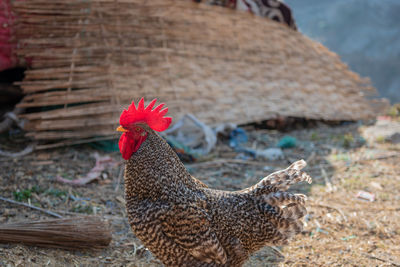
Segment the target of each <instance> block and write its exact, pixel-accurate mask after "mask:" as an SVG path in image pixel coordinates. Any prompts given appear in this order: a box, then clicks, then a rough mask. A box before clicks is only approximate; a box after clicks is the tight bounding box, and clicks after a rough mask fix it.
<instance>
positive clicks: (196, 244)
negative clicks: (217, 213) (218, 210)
mask: <svg viewBox="0 0 400 267" xmlns="http://www.w3.org/2000/svg"><path fill="white" fill-rule="evenodd" d="M162 228H163V232H164V234H165V235H166V236H168V237H169V238H171V239H173V240H174V241H175V243H177V244H178V245H179V246H181V247H182V248H183V249H184V250H186V251H187V252H188V253H189V254H191V255H192V256H193V257H194V258H196V259H199V260H201V261H204V262H207V263H212V262H215V263H218V264H224V263H225V262H226V260H227V256H226V252H225V250H224V248H223V247H222V245H221V243H220V242H219V240H218V238H217V236H216V234H215V233H214V232H213V231H212V229H211V227H210V220H209V216H208V214H207V213H206V211H205V210H204V209H202V208H200V207H197V206H195V205H188V204H181V205H174V206H173V207H171V208H170V209H169V210H168V212H167V214H166V216H165V217H164V220H163V227H162Z"/></svg>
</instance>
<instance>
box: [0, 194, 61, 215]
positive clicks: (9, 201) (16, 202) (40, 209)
mask: <svg viewBox="0 0 400 267" xmlns="http://www.w3.org/2000/svg"><path fill="white" fill-rule="evenodd" d="M0 200H3V201H6V202H8V203H12V204H15V205H20V206H24V207H28V208H31V209H34V210H38V211H41V212H44V213H46V214H48V215H50V216H53V217H57V218H62V217H63V216H61V215H60V214H57V213H55V212H52V211H49V210H45V209H42V208H38V207H35V206H32V205H29V204H26V203H23V202H18V201H14V200H12V199H9V198H5V197H0Z"/></svg>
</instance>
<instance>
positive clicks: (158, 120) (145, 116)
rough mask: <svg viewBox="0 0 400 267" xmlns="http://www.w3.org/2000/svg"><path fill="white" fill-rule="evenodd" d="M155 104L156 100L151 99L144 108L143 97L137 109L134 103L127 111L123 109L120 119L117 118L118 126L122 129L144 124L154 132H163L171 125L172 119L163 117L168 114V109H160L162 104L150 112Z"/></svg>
mask: <svg viewBox="0 0 400 267" xmlns="http://www.w3.org/2000/svg"><path fill="white" fill-rule="evenodd" d="M156 102H157V99H153V101H151V102H150V104H149V105H148V106H147V107H146V108H145V107H144V99H143V97H142V98H141V99H140V101H139V103H138V106H137V108H136V106H135V102H132V104H131V105H130V106H129V108H128V110H126V109H125V110H124V111H122V114H121V117H120V118H119V124H121V126H122V127H124V128H128V127H129V125H131V124H133V123H136V122H144V123H146V124H147V125H149V127H150V128H151V129H153V130H154V131H157V132H162V131H165V130H166V129H167V128H168V126H169V125H170V124H171V122H172V118H170V117H164V115H165V114H167V112H168V108H164V109H162V108H163V106H164V103H161V104H160V105H158V106H157V107H155V108H154V109H153V110H152V108H153V107H154V105H155V103H156Z"/></svg>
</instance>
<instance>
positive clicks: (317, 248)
mask: <svg viewBox="0 0 400 267" xmlns="http://www.w3.org/2000/svg"><path fill="white" fill-rule="evenodd" d="M378 122H379V121H378ZM381 122H382V123H381V124H379V125H369V126H366V125H363V124H362V123H352V124H350V123H348V124H345V125H339V126H328V125H325V124H323V123H318V125H316V126H315V127H312V128H306V129H305V128H303V129H298V130H294V131H290V132H286V133H282V132H278V131H274V130H254V129H248V134H249V137H250V140H249V142H248V143H247V144H246V145H247V146H248V147H252V148H254V149H265V148H268V147H273V146H275V145H276V144H277V142H278V141H279V140H280V139H281V138H282V137H283V136H285V135H290V136H292V137H295V138H296V139H297V143H296V147H295V148H287V149H284V151H283V152H284V158H283V159H279V160H275V161H270V160H266V159H261V158H259V159H252V158H250V157H249V156H247V155H243V154H240V153H237V152H235V151H234V150H233V149H232V148H230V147H229V146H228V145H227V144H226V142H220V143H219V144H218V147H217V149H216V151H215V152H214V153H213V154H212V155H211V156H210V157H209V158H208V160H207V161H204V162H196V163H190V164H187V168H188V169H189V171H190V172H191V173H192V174H193V175H194V176H196V177H198V178H199V179H201V180H202V181H203V182H205V183H206V184H208V185H209V186H210V187H213V188H219V189H226V190H237V189H242V188H245V187H248V186H250V185H253V184H254V183H256V182H257V181H259V180H260V178H262V177H264V176H266V175H267V174H268V173H270V172H272V171H275V170H278V169H281V168H286V167H287V166H288V165H289V164H290V163H291V162H293V161H295V160H298V159H302V158H303V159H305V160H307V162H308V167H307V168H306V169H305V170H306V171H307V172H308V173H310V174H311V176H312V177H313V179H314V181H313V184H312V185H304V184H302V185H299V186H296V187H295V188H292V191H298V192H303V193H305V194H307V195H308V197H309V201H308V211H309V214H308V215H307V217H306V218H305V229H304V231H303V233H302V234H299V235H297V236H296V237H295V238H294V239H293V240H292V242H291V243H290V245H288V246H285V247H281V248H278V249H280V250H281V251H282V254H283V255H284V256H285V259H284V260H283V261H282V262H281V263H278V265H281V266H400V194H399V192H400V145H399V144H398V143H396V141H395V140H394V141H393V140H389V139H387V138H386V137H385V130H389V131H390V130H392V129H394V128H395V127H398V122H396V121H394V120H393V119H392V120H388V119H387V118H385V119H382V120H381ZM374 127H375V128H374ZM376 127H378V128H379V127H380V128H379V129H376ZM382 129H383V130H384V131H383V132H382V135H380V134H379V131H382ZM12 146H13V143H12V141H10V140H9V139H8V137H7V136H1V141H0V148H1V149H7V148H10V147H12ZM95 153H99V154H100V155H103V156H104V155H110V156H111V157H112V158H113V159H114V160H115V161H117V162H120V163H122V160H121V157H120V155H119V153H118V152H112V153H107V152H104V151H101V150H96V149H94V148H92V147H91V146H89V145H82V146H74V147H67V148H60V149H54V150H48V151H38V152H34V153H32V154H30V155H28V156H24V157H21V158H17V159H10V158H0V170H1V172H0V196H1V197H5V198H9V199H13V200H16V201H21V202H24V203H30V204H32V205H35V206H38V207H41V208H43V209H46V210H50V211H53V212H57V213H59V214H61V215H62V216H64V217H74V216H80V215H87V214H91V215H96V216H101V217H102V218H105V219H107V220H108V221H109V223H110V225H111V229H112V242H111V244H110V246H109V247H108V248H106V249H103V250H100V251H66V250H60V249H46V248H38V247H28V246H23V245H19V244H1V245H0V266H138V267H139V266H161V264H160V262H159V261H157V260H156V259H155V258H153V256H152V255H151V253H150V252H149V251H147V250H146V249H145V248H144V247H143V246H141V245H140V241H139V240H137V239H136V238H135V237H134V235H133V234H132V233H131V231H130V229H129V225H128V222H127V216H126V213H125V207H124V200H123V179H121V175H120V173H121V168H123V164H119V165H117V166H116V167H109V168H107V169H106V170H104V171H103V172H102V175H101V178H100V179H99V180H97V181H95V182H93V183H90V184H88V185H85V186H80V187H76V186H75V187H74V186H71V185H67V184H63V183H60V182H57V181H56V177H58V176H60V177H63V178H65V179H75V178H78V177H83V176H84V175H85V174H86V173H88V172H89V171H90V169H91V168H93V167H94V165H95V159H94V154H95ZM360 191H363V192H364V193H362V194H366V193H365V192H367V193H372V194H373V197H374V199H373V201H369V200H364V199H361V198H359V197H357V194H358V193H359V192H360ZM51 218H52V217H51V216H49V215H47V214H45V213H43V212H39V211H36V210H32V209H30V208H26V207H22V206H19V205H14V204H10V203H7V202H4V201H1V200H0V224H8V223H14V222H20V221H29V220H42V219H51ZM270 254H271V253H270V249H268V248H265V249H263V250H262V251H260V252H259V253H257V254H256V255H254V256H253V257H252V258H251V259H250V261H249V262H248V263H247V265H246V266H270V265H271V261H270Z"/></svg>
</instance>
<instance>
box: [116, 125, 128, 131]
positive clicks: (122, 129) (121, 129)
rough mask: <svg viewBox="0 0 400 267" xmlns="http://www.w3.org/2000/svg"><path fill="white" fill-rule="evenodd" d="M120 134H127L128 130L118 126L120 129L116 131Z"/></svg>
mask: <svg viewBox="0 0 400 267" xmlns="http://www.w3.org/2000/svg"><path fill="white" fill-rule="evenodd" d="M116 130H117V131H118V132H127V131H128V130H127V129H125V128H124V127H122V126H121V125H120V126H118V128H117V129H116Z"/></svg>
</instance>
